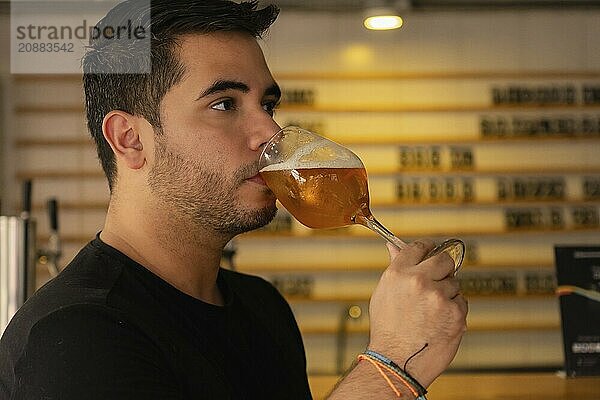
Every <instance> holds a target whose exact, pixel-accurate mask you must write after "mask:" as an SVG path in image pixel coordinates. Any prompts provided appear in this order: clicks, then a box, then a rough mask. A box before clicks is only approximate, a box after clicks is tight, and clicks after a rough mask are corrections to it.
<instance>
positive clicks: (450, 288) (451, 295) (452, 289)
mask: <svg viewBox="0 0 600 400" xmlns="http://www.w3.org/2000/svg"><path fill="white" fill-rule="evenodd" d="M436 285H438V288H439V290H441V291H442V293H443V296H444V298H446V299H452V300H454V299H455V298H456V297H457V296H458V295H459V293H460V283H459V282H458V279H456V278H447V279H444V280H442V281H439V282H437V283H436Z"/></svg>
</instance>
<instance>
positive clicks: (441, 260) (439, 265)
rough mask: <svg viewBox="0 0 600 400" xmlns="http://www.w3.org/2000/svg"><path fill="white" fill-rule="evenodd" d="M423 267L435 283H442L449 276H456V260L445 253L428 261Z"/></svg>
mask: <svg viewBox="0 0 600 400" xmlns="http://www.w3.org/2000/svg"><path fill="white" fill-rule="evenodd" d="M421 266H422V267H423V268H424V269H425V270H426V271H427V272H428V276H429V277H430V278H431V279H433V280H434V281H441V280H443V279H445V278H447V277H449V276H454V260H453V259H452V257H450V255H449V254H448V253H445V252H444V253H440V254H436V255H435V256H433V257H430V258H428V259H426V260H425V261H423V263H422V264H421Z"/></svg>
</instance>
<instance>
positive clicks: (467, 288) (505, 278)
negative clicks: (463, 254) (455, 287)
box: [458, 272, 518, 295]
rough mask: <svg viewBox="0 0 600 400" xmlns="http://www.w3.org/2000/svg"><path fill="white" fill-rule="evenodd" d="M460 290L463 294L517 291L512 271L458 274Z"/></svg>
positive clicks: (512, 292)
mask: <svg viewBox="0 0 600 400" xmlns="http://www.w3.org/2000/svg"><path fill="white" fill-rule="evenodd" d="M458 279H459V283H460V291H461V292H462V293H463V294H465V295H507V294H511V295H513V294H516V293H517V282H518V280H517V276H516V274H514V273H487V274H483V273H468V272H461V273H460V274H459V275H458Z"/></svg>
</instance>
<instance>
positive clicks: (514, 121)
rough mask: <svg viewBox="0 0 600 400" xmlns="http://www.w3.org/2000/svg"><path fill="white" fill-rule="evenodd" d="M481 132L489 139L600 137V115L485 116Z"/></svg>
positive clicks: (481, 120)
mask: <svg viewBox="0 0 600 400" xmlns="http://www.w3.org/2000/svg"><path fill="white" fill-rule="evenodd" d="M479 130H480V132H481V136H482V137H485V138H505V137H520V138H523V137H565V136H566V137H571V136H585V137H597V136H600V115H582V116H551V117H547V116H542V117H540V116H530V117H526V116H514V117H507V116H503V115H500V116H493V117H492V116H484V117H481V118H480V122H479Z"/></svg>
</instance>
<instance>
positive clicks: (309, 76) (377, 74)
mask: <svg viewBox="0 0 600 400" xmlns="http://www.w3.org/2000/svg"><path fill="white" fill-rule="evenodd" d="M13 76H14V79H15V81H16V82H18V83H29V82H81V80H82V74H52V75H50V74H16V75H13ZM273 76H274V77H275V78H276V79H277V80H422V79H423V80H424V79H440V80H447V79H460V80H467V79H489V80H494V79H510V80H514V79H527V80H530V79H535V80H543V79H600V71H594V70H572V71H569V70H521V71H514V70H513V71H507V70H499V71H491V70H489V71H404V72H398V71H389V72H388V71H348V72H340V71H314V72H306V71H279V72H277V71H273Z"/></svg>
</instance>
